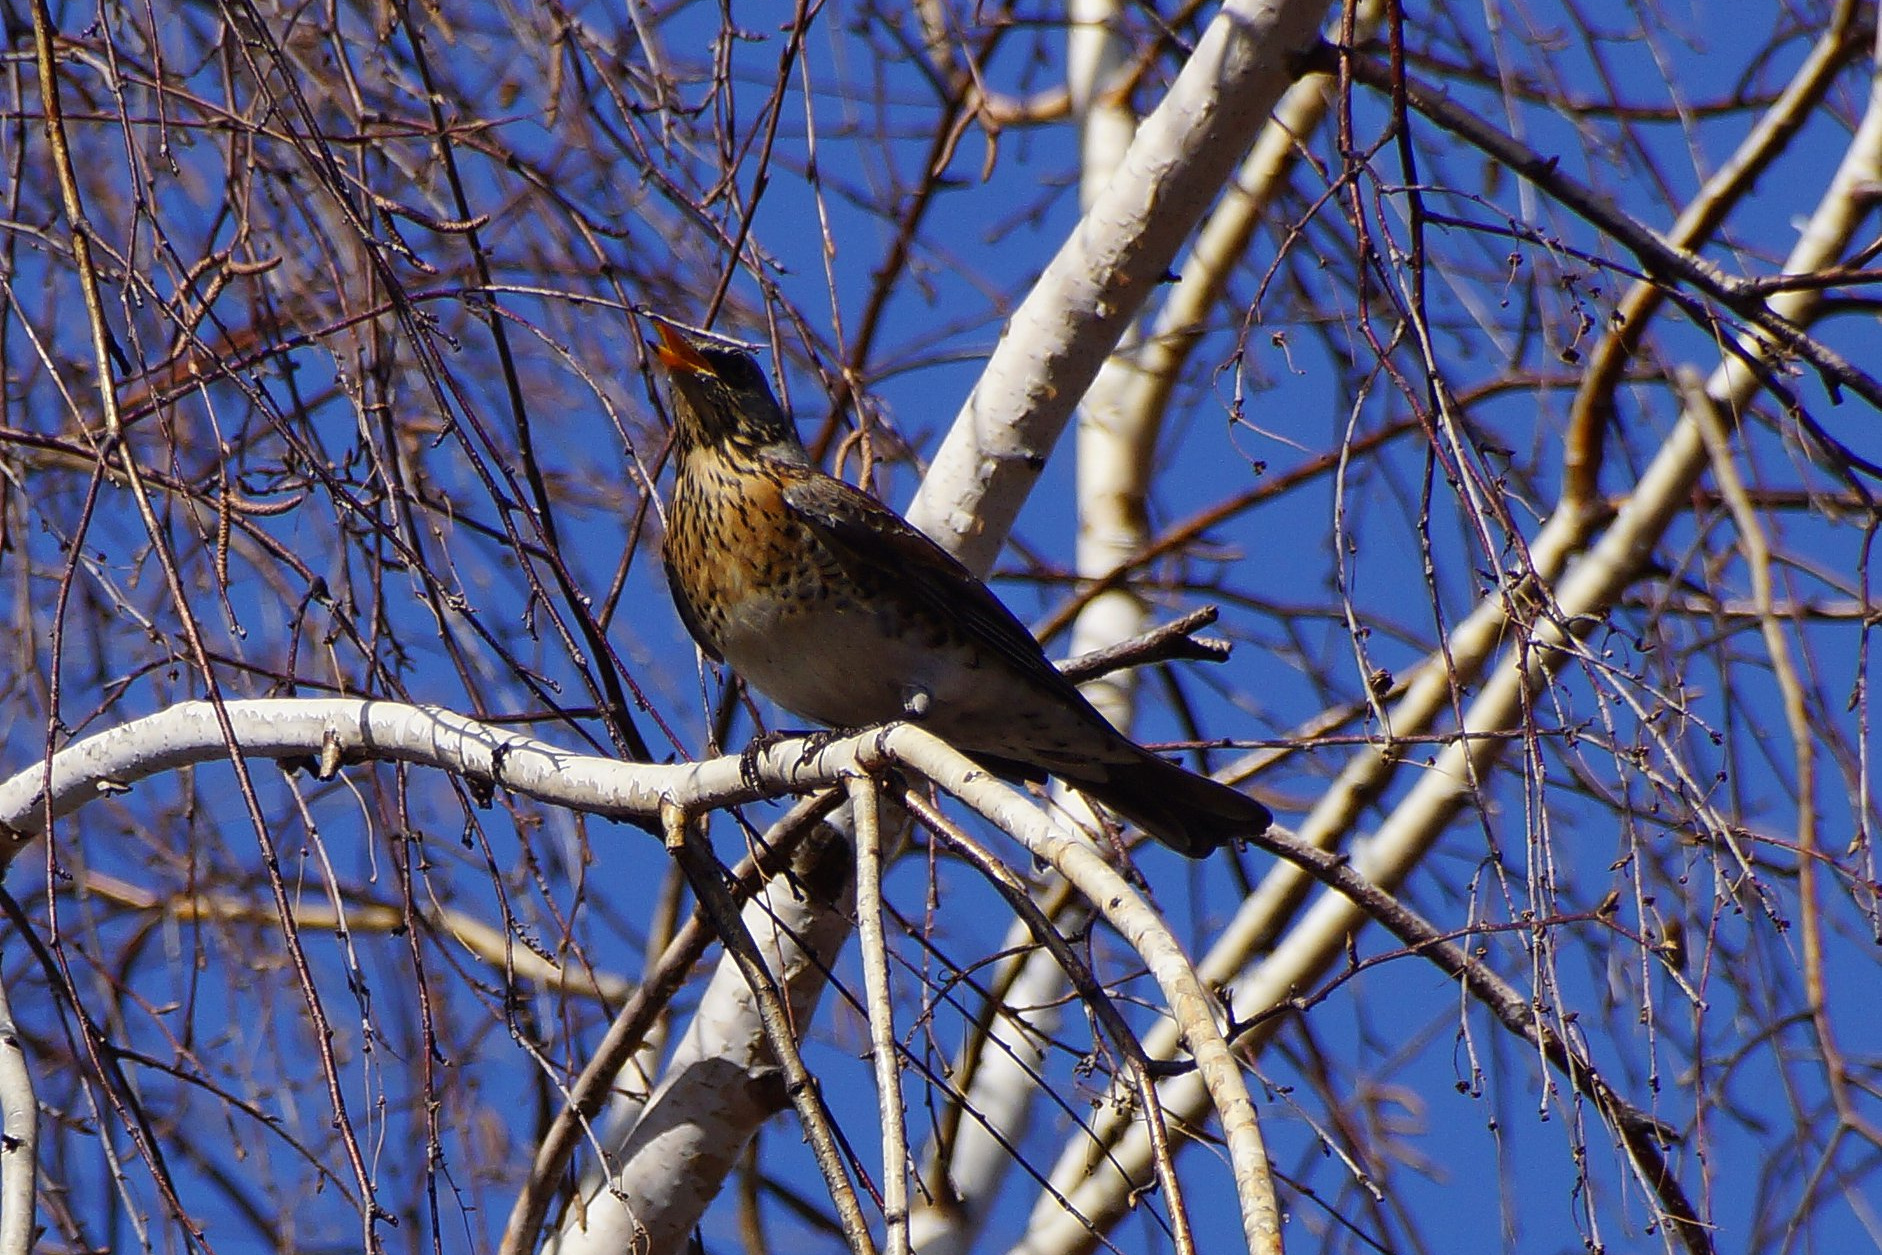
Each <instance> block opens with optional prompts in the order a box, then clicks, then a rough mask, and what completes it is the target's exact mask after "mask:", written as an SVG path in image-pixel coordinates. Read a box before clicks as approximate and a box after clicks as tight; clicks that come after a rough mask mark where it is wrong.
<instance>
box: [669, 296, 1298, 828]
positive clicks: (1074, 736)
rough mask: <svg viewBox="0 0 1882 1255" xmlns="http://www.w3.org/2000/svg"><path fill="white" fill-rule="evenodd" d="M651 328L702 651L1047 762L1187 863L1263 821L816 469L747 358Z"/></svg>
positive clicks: (677, 576)
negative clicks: (1091, 691)
mask: <svg viewBox="0 0 1882 1255" xmlns="http://www.w3.org/2000/svg"><path fill="white" fill-rule="evenodd" d="M655 327H656V330H657V333H658V337H659V338H658V340H657V341H652V342H650V345H649V347H650V348H652V350H653V353H654V357H655V359H656V360H657V361H658V362H659V363H660V365H661V367H662V369H663V371H664V373H665V374H666V376H667V380H668V384H669V389H668V391H669V395H670V398H671V409H672V414H673V419H674V428H675V436H674V443H675V449H676V454H675V461H676V465H677V469H676V472H675V477H674V482H673V488H672V491H671V494H670V498H669V502H668V507H667V520H666V539H665V544H664V551H663V560H664V564H665V567H666V575H667V581H668V584H669V586H670V588H671V590H672V594H673V599H674V603H675V605H676V607H677V608H678V611H679V616H680V619H681V621H682V622H683V623H684V624H685V626H686V629H687V631H688V633H689V634H690V635H691V636H692V638H693V640H694V641H695V642H697V643H698V645H699V648H700V649H701V650H702V651H704V653H705V654H706V655H707V656H709V657H710V658H712V659H713V660H714V661H715V662H719V663H723V664H725V665H727V666H729V667H731V669H732V670H733V671H735V672H737V673H738V674H739V675H740V676H742V677H743V678H744V680H745V681H746V683H747V684H748V685H750V686H751V687H753V688H755V689H757V690H758V691H759V692H760V693H763V694H764V695H765V696H766V697H769V698H770V699H771V700H772V701H773V702H775V703H777V705H779V706H780V707H782V708H783V709H784V710H786V711H788V712H790V713H791V714H792V715H795V716H797V717H799V718H803V719H808V720H812V721H814V722H816V723H819V724H822V725H824V726H826V727H828V728H834V729H856V728H865V727H873V726H877V725H883V724H888V723H891V722H894V721H896V720H902V719H906V720H909V721H911V722H914V723H917V724H919V725H920V726H921V727H923V728H925V729H927V730H928V731H929V732H932V733H933V734H934V735H936V736H938V737H940V738H941V739H942V740H944V741H946V742H948V743H949V744H951V745H952V746H954V747H955V748H956V749H958V750H960V751H961V752H962V753H963V754H965V755H967V757H969V758H971V759H973V760H974V761H975V762H976V763H978V764H979V765H980V766H982V767H984V768H985V769H987V770H988V771H990V772H992V773H994V774H995V775H999V776H1002V777H1006V778H1009V779H1019V780H1027V781H1039V780H1043V779H1044V778H1045V777H1046V776H1047V775H1052V776H1056V777H1058V778H1059V779H1060V780H1061V781H1063V782H1064V783H1065V784H1067V785H1070V786H1071V787H1073V788H1075V789H1077V790H1078V791H1079V792H1081V793H1083V794H1084V795H1085V796H1086V797H1087V798H1089V799H1090V800H1092V801H1095V802H1097V803H1098V804H1100V805H1101V806H1103V807H1105V808H1106V809H1108V810H1110V811H1112V812H1115V813H1116V814H1117V815H1119V816H1121V817H1123V818H1124V819H1126V820H1129V821H1131V822H1133V823H1135V824H1137V826H1138V827H1140V828H1141V829H1143V831H1144V832H1146V833H1148V834H1149V835H1150V836H1152V837H1154V838H1156V839H1157V840H1158V841H1161V842H1162V843H1163V844H1164V845H1166V846H1169V847H1170V848H1171V849H1174V850H1176V851H1178V852H1179V853H1182V854H1185V855H1188V856H1189V857H1191V858H1203V857H1206V856H1207V855H1209V854H1210V853H1212V852H1213V851H1215V850H1217V849H1219V848H1221V847H1222V846H1224V845H1226V844H1229V843H1231V842H1233V841H1236V840H1239V839H1244V838H1253V837H1259V836H1260V835H1261V834H1262V833H1263V832H1265V831H1266V830H1267V828H1268V825H1269V823H1270V822H1271V819H1272V817H1271V816H1270V814H1269V813H1268V809H1267V808H1266V807H1265V806H1263V805H1262V804H1261V803H1259V802H1257V801H1255V800H1254V799H1253V798H1251V797H1249V796H1247V795H1246V794H1244V793H1241V792H1239V791H1238V790H1235V789H1232V788H1230V787H1229V786H1227V785H1225V784H1222V783H1220V782H1218V781H1215V780H1211V779H1209V778H1208V777H1207V776H1202V775H1198V774H1196V773H1195V772H1192V771H1189V770H1186V769H1185V768H1183V767H1181V766H1179V765H1177V764H1176V763H1173V762H1170V761H1169V760H1167V759H1164V758H1161V757H1159V756H1158V755H1156V754H1154V753H1152V752H1151V751H1149V750H1147V749H1145V748H1143V747H1142V746H1140V745H1138V744H1137V743H1136V742H1135V741H1133V740H1131V739H1130V738H1129V737H1128V736H1126V735H1124V733H1122V732H1120V731H1118V730H1117V728H1115V727H1114V726H1112V724H1111V723H1110V722H1109V721H1108V720H1107V719H1105V717H1104V716H1103V715H1102V714H1100V713H1099V712H1098V711H1097V709H1096V708H1095V707H1093V706H1092V704H1091V703H1090V702H1089V701H1087V700H1086V699H1085V697H1084V695H1083V694H1082V693H1080V692H1079V691H1078V688H1077V686H1076V685H1074V684H1073V683H1072V682H1071V681H1070V680H1068V679H1066V677H1065V676H1064V674H1063V673H1062V672H1060V671H1059V669H1058V668H1057V667H1055V666H1053V665H1052V662H1051V660H1050V659H1048V658H1047V657H1046V655H1045V651H1044V649H1043V648H1042V647H1041V646H1040V644H1039V642H1038V640H1037V639H1036V638H1035V637H1034V636H1033V634H1032V633H1031V632H1030V631H1028V630H1027V628H1026V626H1025V625H1024V624H1023V623H1021V622H1020V620H1019V619H1018V618H1017V617H1016V616H1015V615H1014V614H1013V612H1012V611H1011V610H1009V609H1007V607H1006V605H1005V603H1003V602H1002V601H1001V600H1000V599H999V597H997V596H996V595H995V594H994V593H993V591H992V590H991V589H989V588H988V587H987V586H986V584H984V583H983V582H981V580H980V579H979V578H978V577H976V576H975V575H974V574H973V573H972V572H971V571H969V570H968V569H967V568H966V567H965V566H963V565H961V563H960V562H959V561H958V560H957V559H955V557H954V556H953V555H952V554H950V553H948V552H947V551H946V550H945V549H943V548H942V547H941V546H940V545H938V544H936V543H935V542H934V541H933V540H932V539H930V538H929V537H928V536H927V535H926V534H924V533H923V532H921V531H920V530H918V529H917V528H916V527H914V526H913V525H912V524H910V523H909V522H908V521H907V520H905V519H904V518H902V516H901V515H899V514H897V513H895V512H894V511H893V510H891V509H890V508H889V507H887V506H885V505H883V504H882V503H881V502H879V501H877V500H876V499H875V498H874V497H872V496H870V495H869V494H868V493H866V492H864V491H863V490H862V489H860V488H856V487H854V486H852V485H850V484H848V483H845V482H844V481H843V480H841V479H838V478H836V477H834V476H831V475H827V474H825V473H824V472H823V471H821V470H819V469H818V468H817V467H816V466H815V465H814V464H813V463H812V461H811V458H810V454H809V453H808V452H807V451H806V450H805V448H804V445H803V443H802V441H801V440H800V439H799V437H798V434H797V428H796V426H795V424H794V423H793V422H792V421H791V419H790V417H789V416H788V415H786V414H785V412H784V410H783V408H782V407H781V406H780V405H779V404H778V401H777V398H776V396H775V395H774V394H773V393H772V390H771V385H770V382H769V381H768V380H767V379H766V377H765V374H764V371H763V369H762V368H761V367H760V366H759V364H758V362H757V360H756V359H755V358H753V357H752V355H751V354H749V353H746V352H744V351H742V350H739V349H734V348H729V347H725V346H723V345H719V344H715V343H713V342H711V341H710V340H708V339H706V338H705V337H703V336H701V335H699V334H697V333H694V332H690V331H683V330H681V329H679V328H677V327H674V326H669V325H668V324H666V323H665V322H656V323H655Z"/></svg>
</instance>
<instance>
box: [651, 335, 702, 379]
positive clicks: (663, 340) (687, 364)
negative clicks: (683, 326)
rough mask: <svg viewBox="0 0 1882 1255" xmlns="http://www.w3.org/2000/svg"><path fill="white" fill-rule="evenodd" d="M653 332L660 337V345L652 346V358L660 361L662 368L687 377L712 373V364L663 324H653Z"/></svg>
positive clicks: (684, 338) (688, 342)
mask: <svg viewBox="0 0 1882 1255" xmlns="http://www.w3.org/2000/svg"><path fill="white" fill-rule="evenodd" d="M654 330H655V331H656V332H658V333H659V335H660V343H658V344H656V345H654V346H653V351H654V356H655V357H657V358H659V359H660V364H661V365H662V366H664V367H666V368H667V369H668V370H670V371H684V372H685V373H686V374H689V375H710V374H712V373H713V370H712V363H711V362H708V361H707V360H706V358H705V355H704V354H702V353H701V352H700V351H699V350H698V349H696V348H694V347H693V345H692V342H691V341H690V340H688V339H687V338H686V337H685V336H683V335H681V334H680V333H679V332H677V331H675V330H674V329H673V328H671V327H669V326H667V325H666V324H665V323H655V324H654Z"/></svg>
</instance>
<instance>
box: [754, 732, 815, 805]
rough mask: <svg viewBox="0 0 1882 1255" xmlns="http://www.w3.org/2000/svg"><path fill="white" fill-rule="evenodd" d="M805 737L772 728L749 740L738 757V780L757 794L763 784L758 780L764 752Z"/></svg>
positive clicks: (801, 734)
mask: <svg viewBox="0 0 1882 1255" xmlns="http://www.w3.org/2000/svg"><path fill="white" fill-rule="evenodd" d="M805 735H807V734H805V733H801V732H790V731H786V730H785V729H782V728H773V729H772V730H771V731H769V732H761V733H759V734H758V735H757V736H755V737H753V738H752V739H751V741H750V743H749V744H747V745H746V746H745V749H744V750H743V751H742V752H741V753H740V754H739V756H738V778H739V779H740V780H743V781H744V782H745V787H746V788H748V789H750V790H751V791H752V792H754V793H757V792H759V791H761V789H762V788H763V783H762V781H761V780H760V778H759V767H760V766H761V765H762V764H763V762H764V757H765V752H766V751H767V750H769V749H770V748H771V747H772V746H774V745H777V744H780V743H781V742H784V741H789V740H792V739H793V738H795V737H799V736H805ZM808 735H814V734H808Z"/></svg>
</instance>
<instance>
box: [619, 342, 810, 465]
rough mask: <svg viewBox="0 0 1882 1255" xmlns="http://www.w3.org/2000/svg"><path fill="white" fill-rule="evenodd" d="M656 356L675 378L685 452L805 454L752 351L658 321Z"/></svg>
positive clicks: (676, 412)
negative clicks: (718, 449) (722, 344)
mask: <svg viewBox="0 0 1882 1255" xmlns="http://www.w3.org/2000/svg"><path fill="white" fill-rule="evenodd" d="M656 330H657V331H658V332H659V335H660V338H659V340H657V341H655V342H654V345H653V351H654V356H655V357H656V358H658V359H659V361H660V365H661V366H662V367H663V368H664V369H665V370H666V373H667V379H668V380H669V381H670V382H671V383H672V385H673V387H672V396H673V417H674V420H675V421H676V423H677V424H678V428H679V442H680V449H681V450H682V451H685V450H688V449H700V448H710V447H713V446H726V445H729V446H733V447H736V448H741V449H745V450H748V451H752V452H762V453H770V454H773V455H774V456H784V457H788V458H791V459H792V460H801V459H802V458H803V457H804V453H803V445H802V443H801V442H800V441H799V440H798V437H797V428H796V427H795V426H794V425H793V424H792V422H791V420H790V418H789V417H787V416H786V415H785V413H784V410H783V408H782V407H780V406H779V405H778V399H777V397H775V396H773V395H772V393H771V384H770V382H769V381H768V380H766V378H765V373H764V371H763V370H761V369H759V367H758V363H757V361H755V360H754V359H753V358H752V355H751V354H749V353H742V352H740V351H738V350H737V349H728V348H721V347H719V346H718V345H714V344H709V343H707V342H706V341H704V340H701V339H699V338H697V337H694V336H691V335H688V334H687V333H686V332H683V331H680V330H678V329H677V328H674V327H670V326H668V325H667V324H665V323H658V324H656Z"/></svg>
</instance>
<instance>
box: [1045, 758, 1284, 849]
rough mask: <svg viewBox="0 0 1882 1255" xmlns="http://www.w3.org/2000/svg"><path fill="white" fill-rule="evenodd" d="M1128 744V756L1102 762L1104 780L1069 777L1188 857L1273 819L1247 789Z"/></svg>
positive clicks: (1251, 833)
mask: <svg viewBox="0 0 1882 1255" xmlns="http://www.w3.org/2000/svg"><path fill="white" fill-rule="evenodd" d="M1132 748H1133V749H1136V750H1137V754H1136V755H1135V756H1134V757H1133V758H1132V759H1131V760H1130V761H1128V762H1122V763H1106V764H1104V773H1105V778H1104V779H1103V780H1070V781H1068V783H1070V784H1072V785H1074V786H1075V787H1077V789H1078V791H1079V792H1081V793H1083V794H1085V795H1086V796H1087V797H1089V798H1091V799H1092V800H1093V801H1095V802H1098V803H1099V804H1101V805H1103V806H1105V807H1107V808H1108V809H1110V810H1114V811H1116V812H1117V813H1118V814H1119V815H1122V816H1123V817H1124V818H1125V819H1128V820H1130V821H1131V822H1133V823H1135V824H1136V825H1137V826H1138V827H1140V828H1142V829H1143V830H1144V831H1145V832H1147V833H1149V834H1150V835H1151V836H1153V837H1155V838H1156V839H1157V840H1159V841H1161V842H1163V844H1165V845H1167V846H1169V847H1170V848H1171V849H1172V850H1175V851H1176V852H1177V853H1178V854H1187V855H1188V856H1189V857H1190V858H1206V857H1207V856H1208V855H1210V854H1211V853H1213V852H1214V851H1216V850H1217V849H1220V848H1221V847H1222V846H1224V845H1227V844H1228V843H1229V842H1231V841H1234V840H1237V839H1239V838H1244V837H1258V836H1260V835H1261V834H1262V833H1264V832H1266V831H1267V830H1268V825H1269V824H1270V823H1272V822H1274V816H1273V815H1271V814H1269V813H1268V808H1267V807H1265V806H1263V805H1262V804H1261V803H1260V802H1257V801H1255V799H1254V798H1252V797H1249V796H1248V795H1247V794H1246V793H1241V792H1238V791H1237V790H1235V789H1231V788H1230V787H1229V786H1228V785H1226V784H1220V783H1218V782H1216V781H1214V780H1211V779H1209V778H1208V777H1207V776H1199V775H1197V774H1196V773H1195V772H1193V771H1186V770H1184V769H1183V768H1181V767H1179V766H1177V765H1176V764H1175V763H1173V762H1170V761H1169V760H1167V759H1164V758H1159V757H1157V755H1155V754H1152V753H1151V752H1150V751H1149V750H1146V749H1142V748H1139V747H1137V746H1132Z"/></svg>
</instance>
